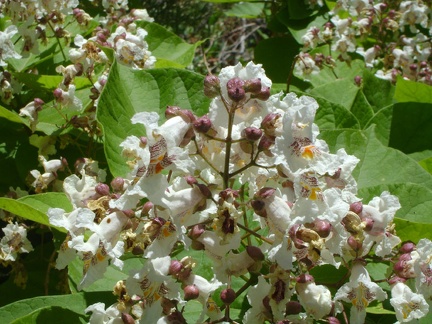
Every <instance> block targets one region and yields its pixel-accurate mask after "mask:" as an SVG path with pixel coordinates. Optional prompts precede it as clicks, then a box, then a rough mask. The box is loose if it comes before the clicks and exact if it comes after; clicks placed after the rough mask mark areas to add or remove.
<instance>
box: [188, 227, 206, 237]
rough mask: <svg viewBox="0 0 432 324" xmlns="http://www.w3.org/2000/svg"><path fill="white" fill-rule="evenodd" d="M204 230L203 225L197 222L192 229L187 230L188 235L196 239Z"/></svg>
mask: <svg viewBox="0 0 432 324" xmlns="http://www.w3.org/2000/svg"><path fill="white" fill-rule="evenodd" d="M204 232H205V227H204V225H202V224H198V225H195V226H193V227H192V229H191V230H190V231H189V237H190V238H191V239H193V240H196V239H197V238H198V237H200V236H201V234H202V233H204Z"/></svg>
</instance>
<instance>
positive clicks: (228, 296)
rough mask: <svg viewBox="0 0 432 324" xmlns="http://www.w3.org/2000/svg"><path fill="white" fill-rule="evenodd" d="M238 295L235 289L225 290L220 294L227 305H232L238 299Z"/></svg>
mask: <svg viewBox="0 0 432 324" xmlns="http://www.w3.org/2000/svg"><path fill="white" fill-rule="evenodd" d="M236 297H237V296H236V293H235V291H234V290H233V289H231V288H228V289H224V290H222V291H221V293H220V298H221V300H222V302H223V303H224V304H225V305H230V304H231V303H232V302H233V301H234V300H235V299H236Z"/></svg>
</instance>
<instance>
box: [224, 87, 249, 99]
mask: <svg viewBox="0 0 432 324" xmlns="http://www.w3.org/2000/svg"><path fill="white" fill-rule="evenodd" d="M228 97H229V98H230V99H231V100H232V101H235V102H240V101H242V100H243V99H244V98H245V97H246V94H245V91H244V90H243V88H233V89H228Z"/></svg>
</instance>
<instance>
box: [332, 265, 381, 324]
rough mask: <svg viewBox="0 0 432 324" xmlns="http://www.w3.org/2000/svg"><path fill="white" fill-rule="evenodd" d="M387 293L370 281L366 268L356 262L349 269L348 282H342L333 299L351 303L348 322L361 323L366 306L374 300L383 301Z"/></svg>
mask: <svg viewBox="0 0 432 324" xmlns="http://www.w3.org/2000/svg"><path fill="white" fill-rule="evenodd" d="M386 298H387V294H386V293H385V292H384V290H382V289H381V288H380V287H379V286H378V285H377V284H376V283H374V282H372V281H371V279H370V276H369V273H368V271H367V270H366V268H365V267H364V266H363V265H362V264H361V263H360V262H357V263H355V264H354V266H353V268H352V270H351V276H350V280H349V282H347V283H346V284H344V285H343V286H342V287H341V288H339V290H338V291H337V293H336V295H335V300H343V301H345V302H348V303H351V304H352V307H351V315H350V323H352V324H357V323H358V324H362V323H364V322H365V318H366V308H367V307H368V305H369V303H370V302H372V301H374V300H379V301H383V300H385V299H386Z"/></svg>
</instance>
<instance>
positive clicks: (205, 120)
mask: <svg viewBox="0 0 432 324" xmlns="http://www.w3.org/2000/svg"><path fill="white" fill-rule="evenodd" d="M193 127H194V129H195V131H197V132H198V133H204V134H205V133H207V132H208V131H209V130H210V129H211V127H212V122H211V120H210V118H209V117H208V116H207V115H204V116H202V117H199V118H197V119H195V121H194V122H193Z"/></svg>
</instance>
